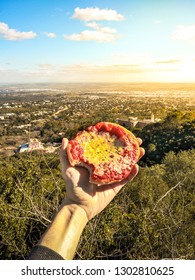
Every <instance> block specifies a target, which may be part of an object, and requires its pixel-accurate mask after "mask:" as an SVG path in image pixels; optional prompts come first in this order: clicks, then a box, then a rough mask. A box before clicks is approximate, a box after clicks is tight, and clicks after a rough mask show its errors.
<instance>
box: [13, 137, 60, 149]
mask: <svg viewBox="0 0 195 280" xmlns="http://www.w3.org/2000/svg"><path fill="white" fill-rule="evenodd" d="M56 149H57V147H54V146H48V147H44V146H43V144H42V143H41V142H40V141H39V140H37V139H36V138H34V139H30V140H29V142H28V143H23V144H21V145H20V146H19V147H18V148H17V149H16V150H15V151H14V152H15V153H24V152H32V151H43V152H44V153H53V152H55V150H56Z"/></svg>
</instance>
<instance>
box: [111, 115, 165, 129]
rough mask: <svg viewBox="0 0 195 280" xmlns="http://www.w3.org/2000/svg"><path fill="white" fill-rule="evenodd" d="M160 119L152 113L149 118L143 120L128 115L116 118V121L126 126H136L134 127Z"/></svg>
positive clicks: (140, 126)
mask: <svg viewBox="0 0 195 280" xmlns="http://www.w3.org/2000/svg"><path fill="white" fill-rule="evenodd" d="M160 120H161V119H155V118H154V114H151V118H150V119H145V120H139V119H138V118H137V117H129V118H128V119H119V118H118V119H116V122H117V123H118V124H119V125H122V126H124V127H126V128H131V127H136V128H142V127H144V126H146V125H147V124H150V123H155V122H159V121H160Z"/></svg>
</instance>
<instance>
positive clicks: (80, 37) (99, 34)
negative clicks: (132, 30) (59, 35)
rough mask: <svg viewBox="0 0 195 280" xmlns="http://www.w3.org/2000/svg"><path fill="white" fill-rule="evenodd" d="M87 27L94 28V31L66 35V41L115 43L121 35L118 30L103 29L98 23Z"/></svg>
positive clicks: (92, 23) (89, 24)
mask: <svg viewBox="0 0 195 280" xmlns="http://www.w3.org/2000/svg"><path fill="white" fill-rule="evenodd" d="M86 26H88V27H91V28H93V29H94V30H84V31H82V32H81V33H77V34H71V35H64V38H65V39H68V40H72V41H96V42H99V43H102V42H114V41H115V40H116V39H117V38H119V37H120V35H118V34H117V30H116V29H114V28H110V27H101V26H100V25H99V24H97V23H96V22H91V23H88V24H86Z"/></svg>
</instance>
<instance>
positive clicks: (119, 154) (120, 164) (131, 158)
mask: <svg viewBox="0 0 195 280" xmlns="http://www.w3.org/2000/svg"><path fill="white" fill-rule="evenodd" d="M139 154H140V151H139V144H138V141H137V139H136V137H135V136H134V135H133V134H132V133H131V132H130V131H129V130H127V129H126V128H124V127H122V126H120V125H118V124H115V123H110V122H100V123H97V124H96V125H94V126H90V127H88V128H87V129H86V130H84V131H81V132H78V133H77V135H76V136H75V138H73V139H72V140H70V141H69V142H68V145H67V155H68V159H69V162H70V164H71V165H72V166H84V167H86V168H87V169H88V170H89V173H90V177H89V181H90V182H91V183H95V184H97V185H102V184H110V183H114V182H120V181H121V180H123V179H125V178H127V177H128V176H129V174H130V173H131V170H132V168H133V166H134V165H135V164H136V162H137V161H138V159H139Z"/></svg>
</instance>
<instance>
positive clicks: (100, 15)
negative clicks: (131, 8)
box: [72, 7, 124, 21]
mask: <svg viewBox="0 0 195 280" xmlns="http://www.w3.org/2000/svg"><path fill="white" fill-rule="evenodd" d="M72 18H74V19H80V20H83V21H93V20H109V21H121V20H124V16H123V15H121V14H119V13H117V11H115V10H112V9H99V8H84V9H81V8H78V7H77V8H76V9H75V10H74V14H73V16H72Z"/></svg>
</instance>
